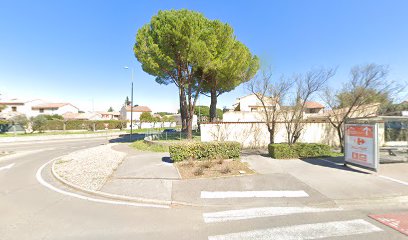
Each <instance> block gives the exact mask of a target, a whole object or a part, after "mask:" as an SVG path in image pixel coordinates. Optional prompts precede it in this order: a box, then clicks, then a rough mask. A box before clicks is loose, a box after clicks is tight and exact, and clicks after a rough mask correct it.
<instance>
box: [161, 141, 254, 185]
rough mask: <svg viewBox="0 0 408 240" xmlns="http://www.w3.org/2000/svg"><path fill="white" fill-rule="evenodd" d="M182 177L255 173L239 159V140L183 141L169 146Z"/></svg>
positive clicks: (171, 155)
mask: <svg viewBox="0 0 408 240" xmlns="http://www.w3.org/2000/svg"><path fill="white" fill-rule="evenodd" d="M169 152H170V158H171V159H172V160H173V161H174V162H175V163H174V165H175V166H176V167H177V169H178V170H179V172H180V175H181V177H182V178H204V177H221V176H231V175H240V174H252V173H254V172H253V171H252V170H251V169H249V168H248V166H247V164H246V163H243V162H241V161H240V160H239V158H240V155H241V144H240V143H238V142H183V143H178V144H172V145H170V147H169Z"/></svg>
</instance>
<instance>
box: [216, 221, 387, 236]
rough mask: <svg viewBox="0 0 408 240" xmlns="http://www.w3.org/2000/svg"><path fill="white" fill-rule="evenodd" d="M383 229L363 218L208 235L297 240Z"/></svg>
mask: <svg viewBox="0 0 408 240" xmlns="http://www.w3.org/2000/svg"><path fill="white" fill-rule="evenodd" d="M380 231H383V230H382V229H381V228H378V227H376V226H375V225H373V224H371V223H369V222H367V221H365V220H363V219H355V220H349V221H335V222H325V223H314V224H303V225H294V226H287V227H277V228H268V229H263V230H254V231H248V232H239V233H230V234H225V235H217V236H210V237H208V239H209V240H235V239H237V240H238V239H252V240H256V239H259V240H261V239H262V240H268V239H271V240H297V239H320V238H329V237H340V236H349V235H357V234H364V233H373V232H380Z"/></svg>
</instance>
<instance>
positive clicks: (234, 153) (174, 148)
mask: <svg viewBox="0 0 408 240" xmlns="http://www.w3.org/2000/svg"><path fill="white" fill-rule="evenodd" d="M169 152H170V157H171V159H172V160H173V161H175V162H180V161H184V160H189V159H195V160H212V159H220V158H222V159H229V158H239V156H240V153H241V144H240V143H238V142H187V143H185V142H183V143H177V144H172V145H170V146H169Z"/></svg>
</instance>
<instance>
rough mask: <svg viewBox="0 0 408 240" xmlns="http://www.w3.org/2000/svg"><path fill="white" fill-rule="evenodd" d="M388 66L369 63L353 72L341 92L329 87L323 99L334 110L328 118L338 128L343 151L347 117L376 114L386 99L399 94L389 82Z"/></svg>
mask: <svg viewBox="0 0 408 240" xmlns="http://www.w3.org/2000/svg"><path fill="white" fill-rule="evenodd" d="M388 72H389V71H388V67H387V66H384V65H377V64H368V65H364V66H355V67H353V68H352V69H351V71H350V79H349V80H348V81H347V82H346V83H344V84H343V87H342V88H341V89H340V90H337V91H336V90H334V89H330V88H327V89H326V90H325V91H324V94H323V99H324V101H325V103H326V105H328V106H329V107H330V108H331V110H330V111H328V112H326V115H327V119H328V120H329V122H330V124H331V125H332V126H333V127H334V128H335V129H336V132H337V135H338V140H339V142H340V147H341V152H344V123H345V121H346V119H347V118H352V117H369V116H374V115H376V113H377V111H378V109H379V106H380V102H381V101H382V100H383V99H384V96H386V97H390V95H391V94H392V93H395V92H397V88H399V87H397V86H395V85H394V83H393V82H390V81H387V75H388Z"/></svg>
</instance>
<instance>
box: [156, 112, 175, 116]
mask: <svg viewBox="0 0 408 240" xmlns="http://www.w3.org/2000/svg"><path fill="white" fill-rule="evenodd" d="M156 114H159V115H160V116H161V117H164V116H167V115H172V113H169V112H157V113H156Z"/></svg>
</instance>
